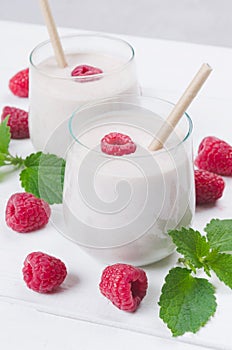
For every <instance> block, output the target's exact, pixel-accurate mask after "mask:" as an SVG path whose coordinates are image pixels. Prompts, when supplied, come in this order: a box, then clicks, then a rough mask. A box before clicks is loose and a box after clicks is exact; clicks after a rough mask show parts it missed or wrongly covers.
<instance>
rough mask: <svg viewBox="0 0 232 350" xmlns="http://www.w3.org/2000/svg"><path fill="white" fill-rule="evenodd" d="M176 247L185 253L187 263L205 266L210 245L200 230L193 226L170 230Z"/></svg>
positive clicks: (181, 252) (198, 266)
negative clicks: (204, 260) (194, 228)
mask: <svg viewBox="0 0 232 350" xmlns="http://www.w3.org/2000/svg"><path fill="white" fill-rule="evenodd" d="M168 234H169V235H170V236H171V237H172V240H173V242H174V244H175V245H176V247H177V248H176V249H177V251H178V252H179V253H180V254H183V255H184V257H185V259H186V261H187V264H189V265H190V267H192V265H193V266H194V267H196V268H201V267H203V266H204V263H203V258H204V257H205V256H207V255H208V254H209V250H210V246H209V244H208V242H207V241H206V239H205V237H203V236H201V234H200V232H198V231H194V230H193V229H192V228H188V229H187V228H184V227H183V228H182V229H180V230H172V231H169V232H168Z"/></svg>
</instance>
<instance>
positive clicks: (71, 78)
mask: <svg viewBox="0 0 232 350" xmlns="http://www.w3.org/2000/svg"><path fill="white" fill-rule="evenodd" d="M76 37H81V38H82V37H86V38H87V37H89V38H103V39H108V40H112V41H115V42H120V43H122V44H124V45H125V46H127V48H129V49H130V53H131V54H130V57H129V59H128V60H127V61H126V62H125V63H123V64H121V65H120V66H118V67H116V68H114V69H112V71H110V72H107V73H104V72H102V73H98V74H92V75H84V76H70V77H61V76H58V75H53V74H48V73H47V72H44V70H43V69H41V68H39V67H38V65H36V64H35V63H34V62H33V55H35V54H36V52H37V51H38V50H40V49H41V48H42V47H44V46H45V45H47V44H50V45H51V40H49V39H48V40H45V41H43V42H41V43H40V44H38V45H37V46H36V47H34V49H33V50H32V51H31V53H30V55H29V62H30V64H31V66H32V67H33V68H35V69H36V70H37V71H39V72H40V73H41V74H43V75H45V76H47V77H50V78H53V79H61V80H68V81H78V80H80V81H81V82H83V80H89V79H90V78H91V79H93V80H94V78H98V79H100V78H103V77H105V76H110V75H112V74H115V73H116V72H119V71H122V70H123V69H124V68H125V67H127V65H129V64H130V62H131V61H133V59H134V57H135V51H134V48H133V46H132V45H131V44H130V43H129V42H128V41H126V40H124V39H121V38H118V37H114V36H110V35H105V34H101V33H94V34H88V33H79V34H68V35H64V36H61V37H60V39H61V42H62V40H63V39H64V40H65V39H71V38H76Z"/></svg>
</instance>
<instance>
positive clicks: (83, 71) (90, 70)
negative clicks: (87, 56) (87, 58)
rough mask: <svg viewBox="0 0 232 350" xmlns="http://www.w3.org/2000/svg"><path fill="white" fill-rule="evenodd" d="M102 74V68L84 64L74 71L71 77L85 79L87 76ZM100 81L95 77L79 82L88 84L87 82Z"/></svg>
mask: <svg viewBox="0 0 232 350" xmlns="http://www.w3.org/2000/svg"><path fill="white" fill-rule="evenodd" d="M101 73H103V71H102V70H101V69H100V68H97V67H92V66H88V65H87V64H82V65H80V66H77V67H75V68H74V69H73V70H72V72H71V75H72V76H73V77H85V76H89V75H97V74H101ZM98 79H99V77H94V78H89V79H78V80H77V81H80V82H86V81H94V80H98Z"/></svg>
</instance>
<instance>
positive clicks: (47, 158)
mask: <svg viewBox="0 0 232 350" xmlns="http://www.w3.org/2000/svg"><path fill="white" fill-rule="evenodd" d="M8 119H9V117H7V118H5V119H4V121H3V122H2V123H0V167H2V166H7V165H8V166H14V167H15V168H21V169H22V171H21V173H20V180H21V185H22V187H23V188H24V189H25V191H26V192H29V193H32V194H34V195H35V196H36V197H38V198H42V199H44V200H45V201H46V202H48V203H49V204H54V203H57V204H58V203H62V193H63V183H64V171H65V160H64V159H63V158H59V157H57V156H56V155H54V154H44V153H42V152H37V153H34V154H31V155H29V156H28V157H26V159H23V158H21V157H18V156H12V155H11V154H10V152H9V145H10V140H11V134H10V127H9V126H8V125H7V122H8Z"/></svg>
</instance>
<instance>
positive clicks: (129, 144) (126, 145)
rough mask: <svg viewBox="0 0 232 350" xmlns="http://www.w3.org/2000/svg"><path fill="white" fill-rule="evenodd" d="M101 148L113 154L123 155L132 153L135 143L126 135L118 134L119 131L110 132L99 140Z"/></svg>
mask: <svg viewBox="0 0 232 350" xmlns="http://www.w3.org/2000/svg"><path fill="white" fill-rule="evenodd" d="M101 150H102V152H104V153H106V154H110V155H113V156H123V155H125V154H130V153H134V152H135V150H136V144H135V143H134V142H133V141H132V140H131V138H130V137H129V136H127V135H124V134H120V133H119V132H111V133H110V134H108V135H105V136H104V137H103V139H102V140H101Z"/></svg>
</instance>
